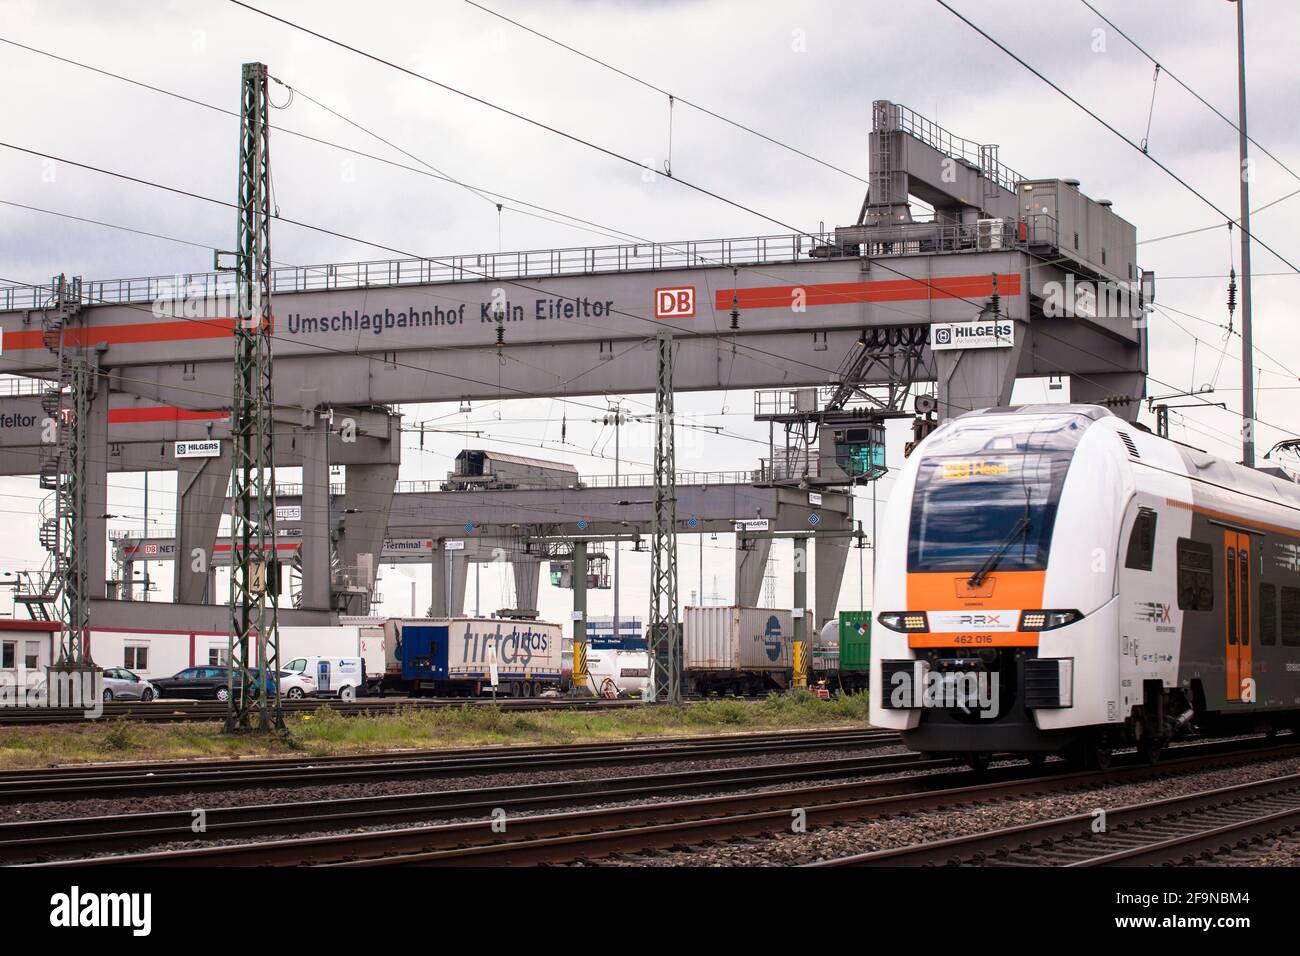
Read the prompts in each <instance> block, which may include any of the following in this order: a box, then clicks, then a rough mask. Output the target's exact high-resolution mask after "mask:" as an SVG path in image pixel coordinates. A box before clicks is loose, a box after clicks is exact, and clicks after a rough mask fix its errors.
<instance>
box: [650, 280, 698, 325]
mask: <svg viewBox="0 0 1300 956" xmlns="http://www.w3.org/2000/svg"><path fill="white" fill-rule="evenodd" d="M694 315H695V286H693V285H688V286H682V287H681V288H677V289H655V318H656V319H689V318H691V317H692V316H694Z"/></svg>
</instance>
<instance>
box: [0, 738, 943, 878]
mask: <svg viewBox="0 0 1300 956" xmlns="http://www.w3.org/2000/svg"><path fill="white" fill-rule="evenodd" d="M952 765H953V764H952V762H951V761H946V760H923V759H921V757H920V756H919V755H918V754H912V753H908V754H878V755H873V756H865V757H847V758H841V759H836V760H817V761H799V762H794V763H783V764H780V765H770V764H768V765H758V766H742V767H719V768H710V769H703V770H680V771H669V772H663V773H652V774H638V775H636V776H631V777H627V776H623V777H603V778H598V779H595V780H565V781H556V782H550V783H537V784H518V785H512V786H497V787H483V788H470V789H457V790H441V791H429V792H425V793H416V794H395V795H384V796H370V797H359V798H350V799H349V798H344V799H329V800H314V801H304V802H295V803H287V804H286V803H276V804H262V805H254V806H239V807H219V808H214V809H211V810H208V811H206V821H205V823H206V827H207V829H206V835H207V837H208V838H210V839H222V840H225V839H237V838H238V839H246V838H251V837H259V836H267V835H270V836H276V835H282V834H284V833H286V832H288V833H293V832H311V831H321V830H328V829H335V830H341V829H347V828H349V827H357V826H375V825H393V824H397V823H421V822H423V823H427V822H428V821H430V820H431V819H443V820H451V819H456V818H464V817H475V818H480V817H485V816H489V815H490V814H491V813H492V812H493V811H497V810H501V811H504V812H506V813H508V814H519V813H536V812H539V811H542V810H546V809H553V808H555V807H560V806H563V807H566V808H576V807H582V806H591V805H596V804H602V803H604V804H608V803H613V802H617V801H624V800H646V799H652V798H655V797H666V796H670V795H677V796H681V795H683V794H689V793H695V792H700V791H708V792H718V791H726V790H728V789H738V788H749V787H765V786H766V787H771V786H779V785H782V784H791V783H800V782H803V781H807V780H834V779H837V778H843V777H850V776H862V775H869V774H886V773H893V772H900V771H916V770H923V769H929V768H932V767H934V768H941V767H950V766H952ZM193 822H194V816H193V814H192V812H191V811H188V810H185V811H161V812H149V813H134V814H111V815H104V816H94V817H75V818H69V819H52V820H35V821H22V822H16V823H7V824H0V864H12V863H17V862H26V861H31V860H39V859H45V858H50V857H55V856H58V855H60V853H61V852H76V853H79V854H80V853H87V852H124V851H138V850H141V849H144V848H148V847H152V846H159V845H163V844H167V843H178V842H184V841H191V840H193V839H194V831H193V828H192V827H193Z"/></svg>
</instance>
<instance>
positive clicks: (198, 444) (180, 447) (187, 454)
mask: <svg viewBox="0 0 1300 956" xmlns="http://www.w3.org/2000/svg"><path fill="white" fill-rule="evenodd" d="M176 457H177V458H220V457H221V442H220V441H217V440H215V439H214V440H211V441H178V442H177V443H176Z"/></svg>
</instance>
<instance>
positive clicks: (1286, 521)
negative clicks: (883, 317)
mask: <svg viewBox="0 0 1300 956" xmlns="http://www.w3.org/2000/svg"><path fill="white" fill-rule="evenodd" d="M879 539H880V548H879V551H878V554H877V566H876V587H875V606H876V608H877V609H878V613H877V622H878V623H879V624H880V625H881V626H880V627H878V628H876V629H875V632H874V634H873V640H872V647H871V658H872V660H871V720H872V723H873V724H875V725H876V726H879V727H890V728H896V729H898V730H900V731H902V732H903V738H904V741H905V742H906V744H907V745H908V746H909V747H910V748H912V749H914V750H920V751H925V752H930V753H936V754H959V755H962V756H964V757H965V758H966V759H967V760H968V762H970V763H971V764H973V765H976V766H980V765H982V764H984V763H986V762H987V761H988V759H989V758H990V756H991V755H992V754H995V753H1006V752H1011V753H1020V754H1026V755H1030V756H1031V757H1034V758H1037V759H1041V758H1042V757H1044V756H1045V755H1047V754H1049V753H1053V752H1056V753H1062V754H1065V755H1068V756H1071V757H1074V758H1077V759H1080V760H1083V761H1086V762H1090V763H1093V764H1094V765H1104V764H1106V763H1107V762H1108V761H1109V758H1110V752H1111V750H1112V748H1115V747H1120V746H1137V747H1138V748H1139V749H1141V750H1142V751H1144V752H1145V753H1146V754H1147V756H1148V757H1149V758H1151V759H1155V758H1156V757H1157V756H1158V755H1159V753H1160V751H1161V748H1163V747H1164V746H1165V745H1166V744H1167V743H1168V742H1169V741H1171V740H1173V739H1175V738H1177V737H1180V736H1184V735H1187V734H1191V733H1201V734H1224V733H1235V732H1251V731H1265V732H1269V731H1276V730H1278V729H1282V728H1291V729H1300V485H1297V484H1295V483H1294V482H1292V481H1290V480H1289V479H1288V478H1286V477H1285V476H1284V475H1281V474H1280V473H1278V474H1270V473H1266V472H1262V471H1257V470H1253V469H1249V468H1244V467H1241V466H1240V465H1236V464H1232V463H1229V462H1225V461H1223V460H1221V459H1218V458H1215V457H1213V456H1211V455H1207V454H1205V453H1203V452H1200V451H1197V450H1195V449H1192V448H1188V447H1186V446H1184V445H1180V444H1178V443H1176V442H1173V441H1169V440H1167V439H1163V438H1159V437H1157V436H1155V435H1152V434H1151V433H1149V432H1147V431H1144V430H1141V429H1138V428H1136V427H1134V426H1132V425H1130V424H1128V423H1127V422H1125V421H1123V420H1121V419H1119V418H1117V417H1116V416H1114V415H1112V414H1111V413H1110V412H1108V411H1107V410H1105V409H1103V408H1099V407H1096V406H1089V405H1027V406H1020V407H1011V408H994V409H987V410H984V411H978V412H972V413H969V414H966V415H962V416H961V417H959V418H956V419H954V420H952V421H950V422H947V423H945V424H944V425H943V426H942V427H940V428H939V429H937V430H936V431H935V432H934V433H933V434H931V435H930V436H929V437H928V438H927V439H926V440H925V441H924V442H922V443H921V444H920V445H919V446H918V448H917V449H916V450H915V451H914V452H913V453H912V455H911V456H910V458H909V459H908V461H907V464H906V465H905V466H904V468H903V469H902V471H901V472H900V474H899V478H898V482H897V485H896V487H895V490H894V491H893V493H892V496H891V498H890V506H889V507H888V508H887V509H886V510H885V519H884V523H883V525H882V527H881V529H880V533H879Z"/></svg>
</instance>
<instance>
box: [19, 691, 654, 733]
mask: <svg viewBox="0 0 1300 956" xmlns="http://www.w3.org/2000/svg"><path fill="white" fill-rule="evenodd" d="M282 706H283V708H284V712H285V713H286V714H302V713H308V714H310V713H314V712H316V711H318V710H320V709H321V708H322V707H329V708H330V709H331V710H333V711H335V712H336V713H339V714H343V715H344V716H349V717H351V716H356V715H358V714H362V715H366V714H368V715H376V714H381V715H382V714H393V713H396V712H398V711H400V710H404V709H407V710H409V709H414V710H435V709H440V708H444V707H491V706H496V707H499V708H501V709H502V710H507V711H511V712H512V713H513V712H520V713H527V712H536V711H548V710H592V711H600V710H623V709H626V708H629V707H640V706H644V702H643V701H639V700H604V699H600V698H595V699H587V698H574V699H570V698H561V697H555V698H551V697H541V698H536V697H535V698H531V699H526V700H525V699H521V698H513V697H505V698H501V699H500V700H491V699H488V698H485V697H455V698H429V697H409V698H387V697H371V698H364V699H362V700H355V701H340V700H321V699H310V698H308V699H303V700H285V701H282ZM225 716H226V705H225V704H223V703H220V702H218V701H206V700H203V701H151V702H149V703H147V704H146V703H139V702H125V701H113V702H109V703H106V704H105V705H104V712H103V714H101V715H100V716H99V717H89V716H87V714H86V711H84V710H82V709H80V708H76V707H3V708H0V726H9V727H29V726H41V725H44V724H71V723H84V722H86V721H99V720H136V721H141V722H143V723H153V724H174V723H187V722H190V721H217V720H224V719H225Z"/></svg>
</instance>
